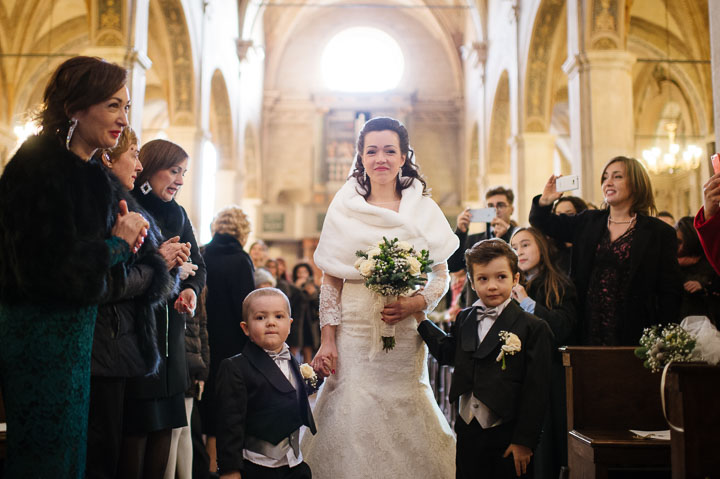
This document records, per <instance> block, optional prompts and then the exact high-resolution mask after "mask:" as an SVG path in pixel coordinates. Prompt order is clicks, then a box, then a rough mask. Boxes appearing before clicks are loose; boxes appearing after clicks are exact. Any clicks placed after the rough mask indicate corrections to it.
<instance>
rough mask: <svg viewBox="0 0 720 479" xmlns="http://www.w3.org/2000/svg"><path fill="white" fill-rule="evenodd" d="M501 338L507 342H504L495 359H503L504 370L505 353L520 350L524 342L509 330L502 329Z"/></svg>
mask: <svg viewBox="0 0 720 479" xmlns="http://www.w3.org/2000/svg"><path fill="white" fill-rule="evenodd" d="M499 336H500V339H502V340H503V341H504V342H505V344H503V345H502V346H501V347H500V354H498V357H497V359H495V361H497V362H500V361H502V370H503V371H504V370H505V355H506V354H507V355H510V356H512V355H514V354H515V353H517V352H518V351H520V350H521V349H522V343H521V342H520V338H518V337H517V334H515V333H510V332H508V331H500V334H499Z"/></svg>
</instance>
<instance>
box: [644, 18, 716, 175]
mask: <svg viewBox="0 0 720 479" xmlns="http://www.w3.org/2000/svg"><path fill="white" fill-rule="evenodd" d="M669 25H670V21H669V13H668V8H667V4H666V5H665V59H664V60H661V61H664V63H665V64H666V66H665V72H664V73H658V82H660V81H663V80H665V81H667V82H668V85H667V97H668V98H667V105H668V107H669V106H671V105H672V104H673V101H672V80H671V71H670V63H671V60H670V26H669ZM656 71H657V70H656ZM663 77H664V78H663ZM679 117H680V112H678V115H677V117H675V115H673V117H671V118H669V119H667V120H668V121H666V123H665V125H664V128H665V131H666V132H667V151H666V152H663V151H662V150H661V149H660V147H659V146H654V147H653V148H650V149H647V150H643V152H642V158H643V163H645V167H647V169H648V171H650V172H651V173H654V174H664V173H667V174H673V173H676V172H681V171H690V170H694V169H695V168H697V167H699V166H700V157H701V156H702V154H703V151H702V149H700V147H698V146H696V145H687V146H686V147H685V149H684V150H683V151H682V153H681V152H680V145H679V144H678V143H677V142H676V141H675V136H676V133H677V129H678V119H679Z"/></svg>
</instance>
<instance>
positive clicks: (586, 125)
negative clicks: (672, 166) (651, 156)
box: [563, 50, 635, 204]
mask: <svg viewBox="0 0 720 479" xmlns="http://www.w3.org/2000/svg"><path fill="white" fill-rule="evenodd" d="M634 63H635V57H633V55H631V54H630V53H628V52H626V51H624V50H593V51H588V52H585V53H580V54H578V55H575V56H574V57H571V58H569V59H568V60H567V61H566V62H565V65H563V68H564V70H565V72H566V73H567V74H568V97H569V98H568V100H569V108H570V146H571V152H572V169H573V173H574V174H579V175H580V184H581V190H580V193H579V194H581V195H582V196H583V198H585V199H586V200H588V201H593V202H595V203H596V204H597V203H598V202H599V201H600V200H601V199H602V193H601V191H600V176H601V174H602V168H603V166H604V165H605V163H606V162H607V161H608V160H609V159H610V158H612V157H614V156H618V155H624V156H628V155H630V156H632V155H633V152H634V151H635V138H634V132H635V124H634V121H633V90H632V65H633V64H634Z"/></svg>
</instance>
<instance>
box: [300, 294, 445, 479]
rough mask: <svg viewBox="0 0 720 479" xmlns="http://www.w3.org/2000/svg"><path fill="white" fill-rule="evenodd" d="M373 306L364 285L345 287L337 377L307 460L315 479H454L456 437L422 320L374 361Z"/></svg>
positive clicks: (307, 446)
mask: <svg viewBox="0 0 720 479" xmlns="http://www.w3.org/2000/svg"><path fill="white" fill-rule="evenodd" d="M428 287H430V285H428ZM373 301H374V298H373V293H371V292H370V291H369V290H368V289H367V288H366V287H365V286H364V284H363V282H362V281H346V282H345V284H344V286H343V289H342V323H341V324H340V325H339V326H338V327H337V330H336V343H337V349H338V364H337V369H336V374H334V375H331V376H330V377H329V378H327V379H326V380H325V384H324V385H323V386H322V388H321V390H320V392H319V396H318V399H317V404H316V405H315V409H314V411H313V414H314V416H315V422H316V424H317V429H318V432H317V434H316V435H315V436H313V435H312V434H309V433H308V434H305V437H304V438H303V441H302V444H301V450H302V454H303V456H304V458H305V461H306V462H307V463H308V464H309V465H310V468H311V469H312V475H313V478H315V479H368V478H372V479H385V478H387V479H403V478H407V479H451V478H454V477H455V438H454V436H453V433H452V431H451V429H450V426H449V425H448V423H447V421H446V420H445V417H444V416H443V415H442V413H441V412H440V409H439V408H438V405H437V403H436V401H435V397H434V396H433V392H432V389H431V388H430V384H429V382H428V370H427V347H426V346H425V345H424V343H423V341H422V339H421V338H420V336H419V334H418V333H417V330H416V327H417V323H416V321H415V319H414V318H407V319H406V320H404V321H401V322H400V323H398V324H397V325H396V328H395V339H396V346H395V349H393V350H391V351H389V352H387V353H386V352H384V351H382V350H381V351H380V352H379V353H377V354H376V355H375V356H374V358H373V359H370V358H369V357H370V352H371V348H372V341H373V340H375V341H377V338H376V337H375V334H374V333H373V323H372V321H376V318H373V313H372V308H371V307H370V305H371V304H372V303H373Z"/></svg>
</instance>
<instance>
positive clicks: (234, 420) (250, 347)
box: [215, 341, 317, 472]
mask: <svg viewBox="0 0 720 479" xmlns="http://www.w3.org/2000/svg"><path fill="white" fill-rule="evenodd" d="M290 367H291V371H292V372H293V374H295V380H296V383H297V384H298V386H299V387H298V390H297V391H296V390H295V388H293V386H292V385H291V384H290V381H288V380H287V378H286V377H285V375H284V374H283V373H282V371H281V370H280V368H279V367H278V366H277V365H276V364H275V362H274V361H273V360H272V359H271V358H270V356H268V354H267V353H266V352H265V351H263V349H262V348H260V347H259V346H257V345H256V344H255V343H252V342H250V341H248V343H247V344H246V345H245V347H244V348H243V351H242V353H240V354H238V355H236V356H233V357H231V358H227V359H225V360H223V361H222V362H221V363H220V370H219V371H218V375H217V383H216V386H215V387H216V390H215V392H216V397H217V407H218V411H217V416H216V417H217V422H218V423H217V450H218V465H219V466H220V468H221V470H222V471H224V472H230V471H242V470H243V448H244V445H245V438H246V437H247V436H253V437H255V438H258V439H262V440H264V441H267V442H269V443H272V444H278V443H279V442H280V441H282V440H283V439H285V438H286V437H288V436H290V434H291V433H292V432H293V431H296V430H297V429H299V428H300V426H302V425H305V426H307V427H309V428H310V431H311V432H312V433H313V434H315V433H316V432H317V430H316V428H315V421H314V419H313V415H312V411H311V410H310V403H309V401H308V393H307V390H306V389H305V382H304V381H303V379H302V375H301V374H300V368H299V366H298V364H297V361H295V359H294V358H293V359H291V361H290Z"/></svg>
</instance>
